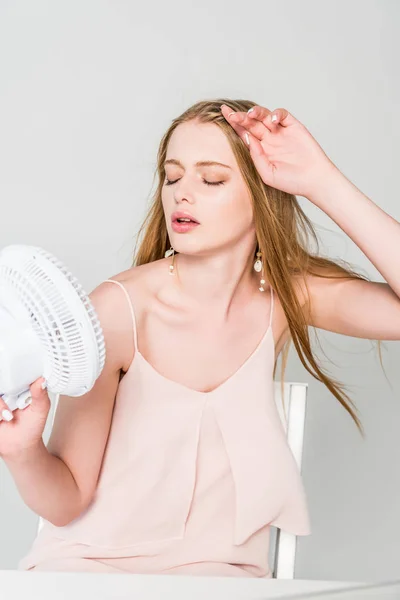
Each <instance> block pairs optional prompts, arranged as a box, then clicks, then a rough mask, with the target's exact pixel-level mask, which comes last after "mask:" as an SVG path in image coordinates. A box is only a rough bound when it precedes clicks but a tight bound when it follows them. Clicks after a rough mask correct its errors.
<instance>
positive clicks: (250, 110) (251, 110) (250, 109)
mask: <svg viewBox="0 0 400 600" xmlns="http://www.w3.org/2000/svg"><path fill="white" fill-rule="evenodd" d="M253 110H254V106H253V108H249V110H248V111H247V114H249V113H251V112H253Z"/></svg>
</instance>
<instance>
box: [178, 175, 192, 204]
mask: <svg viewBox="0 0 400 600" xmlns="http://www.w3.org/2000/svg"><path fill="white" fill-rule="evenodd" d="M181 181H182V179H181ZM181 181H178V182H177V183H176V184H175V189H174V199H175V203H176V204H181V203H182V202H187V203H188V204H193V202H194V198H193V196H192V194H191V193H190V191H189V190H188V189H187V186H186V184H182V183H181Z"/></svg>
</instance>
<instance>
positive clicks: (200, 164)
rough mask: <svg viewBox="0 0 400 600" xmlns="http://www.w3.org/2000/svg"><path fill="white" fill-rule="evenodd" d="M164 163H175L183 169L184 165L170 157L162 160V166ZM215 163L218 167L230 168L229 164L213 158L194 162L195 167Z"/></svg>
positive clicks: (211, 165) (213, 164)
mask: <svg viewBox="0 0 400 600" xmlns="http://www.w3.org/2000/svg"><path fill="white" fill-rule="evenodd" d="M165 165H177V166H178V167H182V169H184V166H183V164H182V163H181V161H180V160H177V159H176V158H170V159H168V160H166V161H165V162H164V166H165ZM215 165H216V166H218V167H225V168H226V169H231V168H232V167H230V166H229V165H224V163H220V162H217V161H215V160H199V161H198V162H197V163H195V167H213V166H215Z"/></svg>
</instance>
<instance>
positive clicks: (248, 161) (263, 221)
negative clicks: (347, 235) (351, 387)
mask: <svg viewBox="0 0 400 600" xmlns="http://www.w3.org/2000/svg"><path fill="white" fill-rule="evenodd" d="M221 104H225V105H226V106H228V107H230V108H231V109H232V110H233V111H243V112H247V111H248V109H249V108H251V107H252V106H256V104H255V103H254V102H251V101H249V100H229V99H226V98H220V99H216V100H205V101H201V102H197V103H196V104H194V105H193V106H191V107H190V108H188V109H187V110H186V111H185V112H184V113H183V114H182V115H180V116H179V117H177V118H176V119H174V120H173V121H172V124H171V125H170V127H169V128H168V130H167V131H166V132H165V134H164V136H163V137H162V139H161V142H160V145H159V149H158V154H157V167H156V172H155V177H156V176H157V175H158V185H157V188H156V190H155V192H154V194H153V196H152V201H151V206H150V209H149V211H148V213H147V216H146V217H145V219H144V221H143V223H142V225H141V227H140V229H139V231H138V237H137V242H136V247H135V252H134V259H133V266H138V265H142V264H146V263H150V262H153V261H155V260H159V259H161V258H163V257H164V254H165V251H166V250H167V249H169V247H170V243H169V239H168V233H167V228H166V222H165V215H164V210H163V206H162V202H161V191H162V187H163V183H164V180H165V169H164V161H165V159H166V154H167V148H168V142H169V140H170V138H171V135H172V133H173V132H174V130H175V129H176V128H177V126H178V125H180V124H181V123H185V122H188V121H191V120H193V119H195V120H197V121H198V122H200V123H214V124H215V125H217V126H218V127H220V128H221V129H222V131H223V132H224V134H225V135H226V137H227V139H228V141H229V143H230V146H231V148H232V151H233V153H234V155H235V158H236V160H237V162H238V165H239V169H240V171H241V174H242V176H243V178H244V181H245V182H246V184H247V187H248V190H249V192H250V197H251V200H252V205H253V215H254V223H255V231H256V238H257V244H258V247H259V249H260V250H261V252H262V256H263V263H264V271H265V275H266V276H267V279H268V282H269V283H270V285H271V286H272V288H273V290H274V291H275V292H276V294H277V295H278V298H279V300H280V303H281V305H282V309H283V311H284V313H285V315H286V319H287V322H288V326H289V331H290V337H289V340H288V341H287V342H286V343H285V346H284V348H283V349H282V371H281V385H282V390H283V381H284V373H285V368H286V363H287V358H288V353H289V348H290V343H291V341H293V343H294V346H295V348H296V351H297V354H298V356H299V358H300V360H301V362H302V364H303V366H304V367H305V369H306V370H307V371H308V372H309V373H310V374H311V375H312V376H313V377H314V378H315V379H316V380H317V381H320V382H322V383H323V384H324V385H325V386H326V387H327V388H328V390H329V391H330V392H331V393H332V394H333V395H334V396H335V397H336V398H337V400H338V401H339V402H340V403H341V404H342V406H343V407H344V408H345V409H346V410H347V411H348V413H349V414H350V415H351V417H352V418H353V420H354V422H355V423H356V425H357V428H358V430H359V432H360V433H361V435H362V437H364V431H363V427H362V424H361V422H360V419H359V418H358V416H357V415H356V412H358V410H357V408H356V406H355V403H354V402H353V400H351V398H349V396H348V395H347V394H345V393H344V391H343V390H344V389H345V386H344V385H343V384H342V383H340V382H338V381H336V380H334V379H333V378H332V377H330V376H328V375H327V374H326V373H325V372H324V371H323V369H322V368H321V367H320V366H319V364H318V362H317V360H316V359H315V357H314V355H313V352H312V350H311V344H310V338H309V333H308V325H307V318H306V315H305V313H304V312H303V309H302V307H301V304H300V303H299V300H298V296H297V294H296V290H295V287H294V285H295V284H294V279H295V278H302V279H303V282H304V285H305V288H306V289H307V295H308V302H306V305H305V307H307V306H308V310H310V295H309V293H308V288H307V282H306V276H307V274H311V275H315V276H317V277H324V278H347V279H363V280H366V281H369V278H368V277H366V276H363V275H361V274H359V273H357V272H356V271H355V270H354V269H352V268H351V267H350V266H349V264H348V263H347V262H346V261H336V262H335V261H333V260H330V259H328V258H325V257H322V256H321V255H320V254H319V244H318V238H317V234H316V232H315V230H314V228H313V226H312V223H311V221H310V220H309V219H308V217H307V216H306V215H305V213H304V212H303V210H302V209H301V207H300V205H299V202H298V200H297V198H296V196H295V195H293V194H288V193H286V192H282V191H280V190H278V189H275V188H273V187H270V186H268V185H266V184H265V183H264V182H263V180H262V179H261V177H260V175H259V174H258V171H257V170H256V168H255V165H254V163H253V160H252V158H251V156H250V153H249V151H248V149H247V147H246V146H245V144H244V143H243V141H242V140H241V139H240V137H239V136H238V135H237V133H236V132H235V131H234V130H233V128H232V127H231V126H230V125H229V124H228V123H227V122H226V120H225V118H224V116H223V115H222V113H221V110H220V106H221ZM311 239H313V240H314V244H315V246H316V252H315V251H314V252H312V251H311V249H310V248H311V246H310V240H311ZM139 243H140V245H139V248H138V249H137V246H138V244H139ZM340 263H341V264H340ZM378 347H379V342H378ZM379 356H380V362H381V366H382V368H383V365H382V356H381V353H380V347H379ZM306 361H308V364H307V362H306ZM275 371H276V364H275V367H274V374H273V375H274V377H275Z"/></svg>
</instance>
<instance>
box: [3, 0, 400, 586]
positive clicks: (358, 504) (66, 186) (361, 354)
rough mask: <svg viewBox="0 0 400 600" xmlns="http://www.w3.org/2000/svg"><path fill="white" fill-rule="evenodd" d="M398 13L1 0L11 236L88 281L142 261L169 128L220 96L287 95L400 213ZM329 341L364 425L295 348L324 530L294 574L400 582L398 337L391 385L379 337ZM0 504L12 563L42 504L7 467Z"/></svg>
mask: <svg viewBox="0 0 400 600" xmlns="http://www.w3.org/2000/svg"><path fill="white" fill-rule="evenodd" d="M399 17H400V5H399V3H398V2H395V1H380V2H372V1H365V0H360V1H336V2H321V1H317V0H315V1H303V2H295V1H293V2H288V1H282V0H281V1H280V2H279V3H277V2H269V1H262V2H257V1H253V2H251V3H245V5H243V3H241V2H234V1H231V2H229V3H227V2H222V1H219V2H218V1H215V0H214V1H212V2H211V1H208V0H205V1H202V2H201V3H192V4H190V3H188V2H187V1H186V2H183V1H182V2H178V1H174V0H170V1H169V2H167V3H165V4H162V3H158V2H146V3H143V4H142V3H141V4H140V5H139V4H138V3H136V2H133V1H131V2H129V1H113V2H111V1H110V2H106V1H104V0H69V1H68V2H66V1H64V2H62V1H58V2H54V1H51V0H48V1H45V0H35V2H30V1H29V0H19V1H18V0H17V1H15V2H11V1H7V0H2V1H1V2H0V103H1V110H0V202H1V209H2V210H1V217H2V218H1V233H0V236H1V240H0V246H1V247H3V246H6V245H8V244H11V243H24V244H35V245H40V246H42V247H44V248H45V249H47V250H49V251H50V252H52V253H53V254H55V255H56V256H57V257H58V258H60V259H61V260H62V261H63V262H65V263H66V264H67V265H68V267H69V268H70V270H71V271H72V272H73V273H74V274H75V275H76V276H77V277H78V278H79V280H80V282H81V283H82V285H83V287H84V288H85V289H86V290H87V291H91V290H92V289H93V288H94V287H95V286H96V285H98V284H99V283H100V282H101V281H102V280H103V279H107V278H108V277H110V276H112V275H113V274H115V273H117V272H120V271H122V270H124V269H126V268H128V267H129V266H130V265H131V254H132V249H133V247H134V241H135V233H136V232H137V229H138V226H139V224H140V223H141V220H142V218H143V217H144V215H145V212H146V208H147V202H148V198H149V195H150V191H151V186H152V181H153V170H154V167H155V158H156V151H157V148H158V143H159V141H160V138H161V136H162V134H163V133H164V131H165V129H166V128H167V127H168V125H169V124H170V122H171V120H172V119H173V118H174V117H175V116H176V115H178V114H179V113H181V112H182V111H183V110H184V109H186V108H187V107H188V106H189V105H191V104H192V103H194V102H196V101H198V100H202V99H206V98H214V97H227V98H248V99H251V100H253V101H255V102H257V103H258V104H261V105H264V106H267V107H268V108H270V109H274V108H278V107H285V108H287V109H288V110H289V111H291V112H292V113H293V114H294V115H295V116H296V117H297V118H298V119H299V120H300V121H302V122H303V123H304V124H305V125H306V126H307V127H308V128H309V130H310V131H311V133H312V134H313V135H314V136H315V137H316V138H317V140H318V141H319V143H320V144H321V145H322V147H323V148H324V150H325V151H326V152H327V154H328V155H329V156H330V158H331V159H332V160H333V161H334V162H335V163H336V165H337V166H338V167H339V168H340V169H341V170H342V172H343V173H344V174H345V175H346V176H347V177H348V178H349V179H351V180H352V181H353V183H355V184H356V185H357V186H358V187H359V188H360V189H361V190H362V191H363V192H364V193H365V194H367V195H368V196H369V197H370V198H371V199H373V200H374V201H375V202H376V203H377V204H378V205H379V206H380V207H381V208H383V209H384V210H385V211H386V212H388V213H389V214H390V215H391V216H393V217H394V218H395V219H397V220H400V202H399V191H398V182H397V174H398V169H397V165H398V162H399V159H400V153H399V146H398V140H399V133H400V131H399V130H400V126H399V114H398V107H399V105H400V102H399V101H400V98H399V95H400V93H399V92H400V89H399V61H398V59H396V56H399V55H400V48H399V44H400V42H399V38H398V37H397V36H396V33H397V32H398V28H399V20H400V19H399ZM300 201H301V203H302V206H303V207H304V208H305V210H306V212H307V214H308V216H309V217H310V218H311V219H312V221H313V222H314V224H315V225H316V226H317V231H318V233H319V236H320V239H321V240H322V242H323V244H322V250H323V251H324V252H328V253H329V255H330V256H331V257H333V258H337V257H341V258H344V259H346V260H348V261H350V262H352V263H353V264H354V265H357V267H359V268H360V269H362V270H363V272H364V273H366V274H368V275H369V276H370V277H371V278H372V279H374V280H376V281H382V277H381V276H380V274H379V273H378V272H377V271H376V269H375V268H374V267H373V266H372V265H371V264H370V262H369V261H368V259H367V258H366V257H365V256H364V254H363V253H362V252H361V250H359V248H358V247H357V246H356V245H355V244H354V243H353V242H352V241H351V240H350V239H349V238H348V237H347V236H346V235H345V234H344V233H343V232H342V231H341V230H340V228H338V227H337V226H336V224H335V223H334V222H333V221H331V220H330V219H329V217H327V215H326V214H324V213H323V212H322V211H321V210H319V209H317V208H315V207H314V206H313V205H312V204H311V203H310V202H309V201H308V200H306V199H304V198H300ZM393 251H394V252H398V249H396V248H394V249H393ZM399 276H400V274H399ZM371 318H373V316H372V317H371ZM319 337H320V340H321V343H322V344H323V350H324V352H325V353H326V356H324V355H323V354H322V352H321V351H320V350H319V349H318V348H317V347H316V348H315V349H316V351H317V352H318V356H319V357H320V358H322V359H323V360H324V362H323V365H324V366H327V367H329V369H330V373H331V375H332V376H333V377H335V378H338V379H339V380H340V381H343V382H345V383H347V384H348V385H349V387H348V391H349V392H350V394H351V395H352V397H353V398H355V399H356V402H357V405H358V407H359V408H360V410H361V417H362V421H363V423H364V427H365V430H366V434H367V439H366V441H365V442H363V441H362V439H361V437H360V435H359V434H358V432H357V430H356V427H355V425H354V424H353V422H352V421H351V419H350V417H349V416H348V414H347V412H345V410H344V409H343V408H342V407H341V405H340V404H339V403H338V402H337V400H336V399H335V398H334V397H333V396H331V395H330V393H329V392H328V391H327V390H326V389H325V387H324V386H323V385H321V384H319V383H318V382H316V381H315V380H314V379H313V378H312V377H311V376H310V375H309V374H308V373H307V372H306V371H305V370H304V368H303V366H302V365H301V363H300V361H299V359H298V358H297V356H296V354H295V352H294V351H293V349H292V350H291V354H290V359H289V367H288V370H287V375H286V380H288V381H290V380H294V381H307V382H308V383H309V396H308V412H307V421H306V439H305V447H304V455H303V465H304V467H303V478H304V483H305V486H306V490H307V493H308V496H309V505H310V513H311V520H312V530H313V531H312V535H311V536H307V537H304V538H302V537H299V538H298V554H297V563H296V577H297V578H307V579H314V578H315V579H325V580H355V581H362V580H376V579H390V578H396V577H398V576H399V574H400V565H399V557H400V509H399V506H400V502H399V500H400V468H399V463H400V442H399V435H398V429H399V427H398V423H399V417H400V407H399V401H398V399H399V392H400V377H399V368H398V365H399V364H400V344H399V343H398V342H384V344H383V358H384V366H385V370H386V374H387V376H388V379H389V381H390V384H389V383H388V381H387V380H386V378H385V375H384V373H383V372H382V370H381V367H380V364H379V360H378V355H377V351H376V349H375V348H376V346H374V344H373V343H372V342H370V341H368V340H362V339H357V338H350V337H346V336H339V335H336V334H332V333H329V332H324V331H319ZM332 361H333V362H332ZM45 435H46V436H47V435H48V431H47V432H45ZM0 508H1V515H2V525H1V528H0V569H14V568H16V565H17V563H18V561H19V559H20V558H21V557H22V556H23V555H24V554H25V553H26V552H27V551H28V549H29V547H30V545H31V543H32V541H33V539H34V536H35V532H36V527H37V517H36V515H34V514H33V513H32V511H30V510H29V509H28V508H27V507H26V506H25V505H24V504H23V502H22V500H21V498H20V497H19V495H18V493H17V491H16V488H15V486H14V483H13V480H12V478H11V476H10V474H9V472H8V470H7V469H6V467H5V466H4V464H3V463H0Z"/></svg>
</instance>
